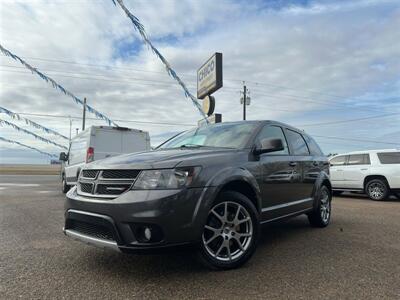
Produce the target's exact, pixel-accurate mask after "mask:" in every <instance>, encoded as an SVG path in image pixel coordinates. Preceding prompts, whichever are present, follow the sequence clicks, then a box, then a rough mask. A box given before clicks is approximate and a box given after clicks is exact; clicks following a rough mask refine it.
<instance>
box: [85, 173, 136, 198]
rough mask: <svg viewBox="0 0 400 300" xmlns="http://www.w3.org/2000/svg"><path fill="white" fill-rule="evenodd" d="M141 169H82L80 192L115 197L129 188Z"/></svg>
mask: <svg viewBox="0 0 400 300" xmlns="http://www.w3.org/2000/svg"><path fill="white" fill-rule="evenodd" d="M139 173H140V170H90V169H89V170H82V173H81V176H80V177H79V188H78V194H79V193H82V194H83V195H84V196H88V195H87V194H92V195H93V197H98V198H104V199H107V198H115V197H117V196H118V195H121V194H122V193H124V192H126V191H127V190H129V188H130V187H131V186H132V184H133V182H134V181H135V179H136V177H137V176H138V175H139Z"/></svg>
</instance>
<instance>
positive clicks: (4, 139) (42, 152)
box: [0, 136, 57, 158]
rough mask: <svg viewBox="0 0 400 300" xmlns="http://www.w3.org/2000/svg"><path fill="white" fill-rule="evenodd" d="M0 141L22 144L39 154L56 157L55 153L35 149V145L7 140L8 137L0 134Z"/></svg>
mask: <svg viewBox="0 0 400 300" xmlns="http://www.w3.org/2000/svg"><path fill="white" fill-rule="evenodd" d="M0 141H3V142H7V143H10V144H16V145H19V146H22V147H25V148H29V149H32V150H35V151H37V152H39V153H41V154H44V155H47V156H50V157H53V158H56V157H57V155H55V154H51V153H47V152H44V151H42V150H39V149H37V148H35V147H32V146H28V145H25V144H22V143H20V142H17V141H13V140H9V139H6V138H3V137H1V136H0Z"/></svg>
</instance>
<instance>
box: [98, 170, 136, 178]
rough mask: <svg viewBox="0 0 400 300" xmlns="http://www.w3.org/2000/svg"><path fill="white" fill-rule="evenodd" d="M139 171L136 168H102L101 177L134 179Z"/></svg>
mask: <svg viewBox="0 0 400 300" xmlns="http://www.w3.org/2000/svg"><path fill="white" fill-rule="evenodd" d="M139 172H140V171H138V170H104V171H103V172H102V174H101V177H102V178H107V179H135V178H136V177H137V176H138V174H139Z"/></svg>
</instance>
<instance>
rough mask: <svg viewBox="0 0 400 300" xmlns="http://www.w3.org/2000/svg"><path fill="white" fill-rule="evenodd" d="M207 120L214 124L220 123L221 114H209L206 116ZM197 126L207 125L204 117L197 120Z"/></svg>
mask: <svg viewBox="0 0 400 300" xmlns="http://www.w3.org/2000/svg"><path fill="white" fill-rule="evenodd" d="M207 120H208V122H210V124H215V123H222V114H212V115H211V116H208V117H207ZM197 125H198V127H202V126H205V125H207V123H206V121H205V120H204V119H201V120H199V121H198V122H197Z"/></svg>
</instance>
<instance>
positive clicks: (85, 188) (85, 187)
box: [79, 182, 93, 193]
mask: <svg viewBox="0 0 400 300" xmlns="http://www.w3.org/2000/svg"><path fill="white" fill-rule="evenodd" d="M79 187H80V189H81V191H82V192H84V193H92V192H93V183H86V182H80V183H79Z"/></svg>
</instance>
